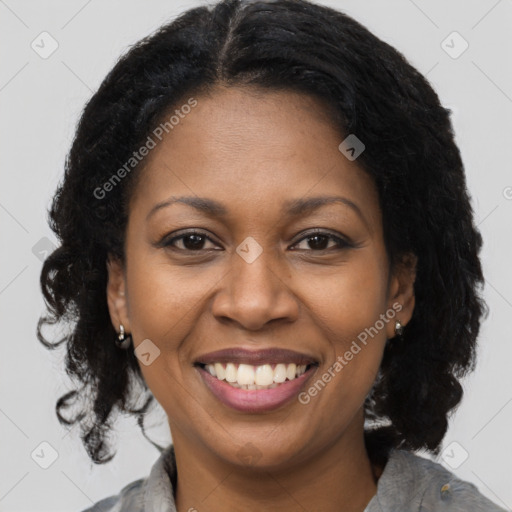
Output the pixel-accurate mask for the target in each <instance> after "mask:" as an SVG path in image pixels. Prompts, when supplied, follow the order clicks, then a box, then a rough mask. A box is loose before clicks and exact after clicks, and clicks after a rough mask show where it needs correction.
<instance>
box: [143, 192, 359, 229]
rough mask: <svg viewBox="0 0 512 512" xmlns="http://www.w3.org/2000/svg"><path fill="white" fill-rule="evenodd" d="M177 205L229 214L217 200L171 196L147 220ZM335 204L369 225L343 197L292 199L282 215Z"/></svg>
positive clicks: (218, 215)
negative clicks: (338, 204) (160, 211)
mask: <svg viewBox="0 0 512 512" xmlns="http://www.w3.org/2000/svg"><path fill="white" fill-rule="evenodd" d="M175 203H182V204H186V205H188V206H191V207H192V208H195V209H196V210H199V211H200V212H202V213H204V214H206V215H209V216H211V217H225V216H226V215H227V214H228V210H227V209H226V207H225V206H224V205H223V204H222V203H219V202H218V201H216V200H215V199H210V198H207V197H194V196H182V197H174V196H171V197H170V198H169V199H166V200H165V201H162V202H161V203H158V204H156V205H155V206H154V207H153V208H152V209H151V211H150V212H149V213H148V215H147V216H146V220H149V218H150V217H151V216H152V215H154V214H155V213H156V212H157V211H159V210H161V209H163V208H167V207H168V206H171V205H173V204H175ZM335 203H341V204H344V205H346V206H348V207H349V208H351V209H352V210H353V211H355V212H356V213H357V215H358V216H359V217H360V218H361V219H362V221H363V222H364V223H365V224H366V225H367V222H366V219H365V218H364V215H363V213H362V211H361V209H360V208H359V206H358V205H357V204H356V203H354V202H353V201H351V200H350V199H348V198H346V197H342V196H318V197H308V198H300V199H292V200H289V201H285V203H284V205H283V208H282V209H281V213H282V214H283V215H285V216H289V217H298V216H300V215H304V214H306V213H311V212H313V211H315V210H318V209H319V208H321V207H322V206H326V205H329V204H335Z"/></svg>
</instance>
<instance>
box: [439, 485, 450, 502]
mask: <svg viewBox="0 0 512 512" xmlns="http://www.w3.org/2000/svg"><path fill="white" fill-rule="evenodd" d="M451 494H452V489H451V487H450V484H444V485H443V486H442V487H441V499H442V500H449V499H450V498H451Z"/></svg>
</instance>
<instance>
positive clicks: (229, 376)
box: [226, 363, 238, 382]
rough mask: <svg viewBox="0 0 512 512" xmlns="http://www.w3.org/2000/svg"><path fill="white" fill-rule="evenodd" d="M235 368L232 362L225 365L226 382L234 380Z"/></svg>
mask: <svg viewBox="0 0 512 512" xmlns="http://www.w3.org/2000/svg"><path fill="white" fill-rule="evenodd" d="M237 373H238V372H237V369H236V366H235V365H234V364H233V363H228V364H227V365H226V381H227V382H236V377H237Z"/></svg>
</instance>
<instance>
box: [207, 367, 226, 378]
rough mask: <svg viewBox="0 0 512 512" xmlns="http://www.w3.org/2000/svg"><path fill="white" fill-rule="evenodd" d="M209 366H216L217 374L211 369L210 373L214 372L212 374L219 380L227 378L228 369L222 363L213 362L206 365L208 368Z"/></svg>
mask: <svg viewBox="0 0 512 512" xmlns="http://www.w3.org/2000/svg"><path fill="white" fill-rule="evenodd" d="M208 367H213V368H214V371H215V373H216V374H217V375H213V373H212V372H211V370H209V371H210V373H212V375H213V376H214V377H217V379H219V380H224V379H225V378H226V370H225V369H224V366H222V365H221V364H220V363H215V364H214V365H213V364H207V365H206V368H208Z"/></svg>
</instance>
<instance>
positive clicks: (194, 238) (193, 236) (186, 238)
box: [163, 231, 213, 251]
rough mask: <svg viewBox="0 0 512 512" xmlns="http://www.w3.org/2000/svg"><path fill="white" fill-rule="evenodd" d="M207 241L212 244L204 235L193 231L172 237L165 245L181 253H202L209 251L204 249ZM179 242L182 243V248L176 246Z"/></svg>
mask: <svg viewBox="0 0 512 512" xmlns="http://www.w3.org/2000/svg"><path fill="white" fill-rule="evenodd" d="M207 241H210V242H212V241H211V240H210V238H209V237H208V236H206V235H205V234H204V233H201V232H196V231H192V232H189V233H183V234H181V235H179V236H175V237H172V238H170V239H169V240H166V241H165V242H164V244H163V245H164V246H165V247H171V248H173V249H177V250H180V251H201V250H207V249H208V248H205V247H204V244H205V243H206V242H207ZM179 242H181V247H178V246H177V245H176V243H179ZM212 243H213V242H212Z"/></svg>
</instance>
